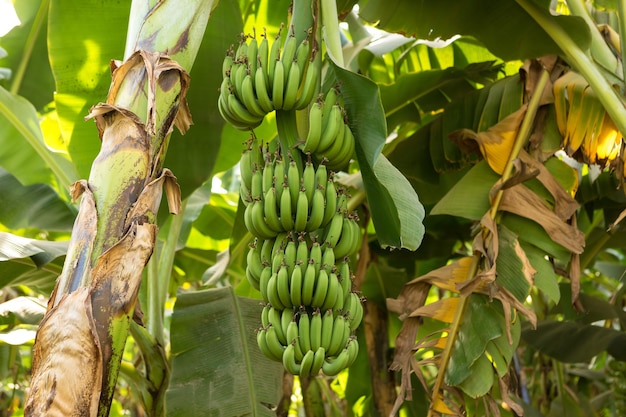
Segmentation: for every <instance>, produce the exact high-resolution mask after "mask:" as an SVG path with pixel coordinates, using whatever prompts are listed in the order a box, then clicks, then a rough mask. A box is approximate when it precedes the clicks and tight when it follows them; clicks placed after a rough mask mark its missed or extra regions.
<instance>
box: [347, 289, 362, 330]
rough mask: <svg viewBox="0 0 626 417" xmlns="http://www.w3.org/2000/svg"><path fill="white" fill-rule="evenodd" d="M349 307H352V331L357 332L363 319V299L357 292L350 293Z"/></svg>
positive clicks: (350, 312)
mask: <svg viewBox="0 0 626 417" xmlns="http://www.w3.org/2000/svg"><path fill="white" fill-rule="evenodd" d="M348 305H349V306H350V310H349V311H348V313H349V317H348V321H349V322H350V330H351V331H355V330H356V329H357V327H359V324H361V320H362V319H363V304H361V297H359V295H358V294H357V293H355V292H352V293H350V302H349V304H348Z"/></svg>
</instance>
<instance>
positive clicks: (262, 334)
mask: <svg viewBox="0 0 626 417" xmlns="http://www.w3.org/2000/svg"><path fill="white" fill-rule="evenodd" d="M256 342H257V345H258V346H259V350H261V352H262V353H263V354H264V355H265V356H266V357H268V358H270V359H272V360H274V361H277V362H282V351H281V355H280V356H277V355H276V354H275V353H278V349H274V348H275V346H273V347H272V349H270V347H269V344H268V342H267V331H266V330H265V329H260V330H258V331H257V334H256Z"/></svg>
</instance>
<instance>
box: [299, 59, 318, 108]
mask: <svg viewBox="0 0 626 417" xmlns="http://www.w3.org/2000/svg"><path fill="white" fill-rule="evenodd" d="M321 74H322V54H321V53H319V51H317V52H315V57H313V58H312V60H311V61H309V65H308V66H307V68H306V73H305V74H304V80H303V81H302V87H301V88H300V95H299V96H298V99H297V100H296V105H295V107H296V110H302V109H304V108H306V106H308V105H309V103H311V102H312V101H313V99H314V98H315V97H316V96H317V95H318V94H319V91H320V87H321V86H320V78H321V76H322V75H321Z"/></svg>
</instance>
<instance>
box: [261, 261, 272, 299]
mask: <svg viewBox="0 0 626 417" xmlns="http://www.w3.org/2000/svg"><path fill="white" fill-rule="evenodd" d="M271 277H272V268H270V267H269V266H266V267H264V268H263V272H261V277H260V278H259V291H260V292H261V297H262V298H263V301H265V302H266V303H267V302H269V297H268V296H267V286H268V284H269V282H270V278H271Z"/></svg>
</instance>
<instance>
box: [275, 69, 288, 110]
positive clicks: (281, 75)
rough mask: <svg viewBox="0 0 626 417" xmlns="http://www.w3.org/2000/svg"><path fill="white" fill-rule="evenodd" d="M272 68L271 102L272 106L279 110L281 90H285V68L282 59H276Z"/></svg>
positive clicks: (281, 105)
mask: <svg viewBox="0 0 626 417" xmlns="http://www.w3.org/2000/svg"><path fill="white" fill-rule="evenodd" d="M275 67H276V68H275V69H274V78H273V81H272V102H273V103H274V108H275V109H276V110H280V109H282V108H283V92H284V90H285V68H284V66H283V62H282V61H276V64H275Z"/></svg>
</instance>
